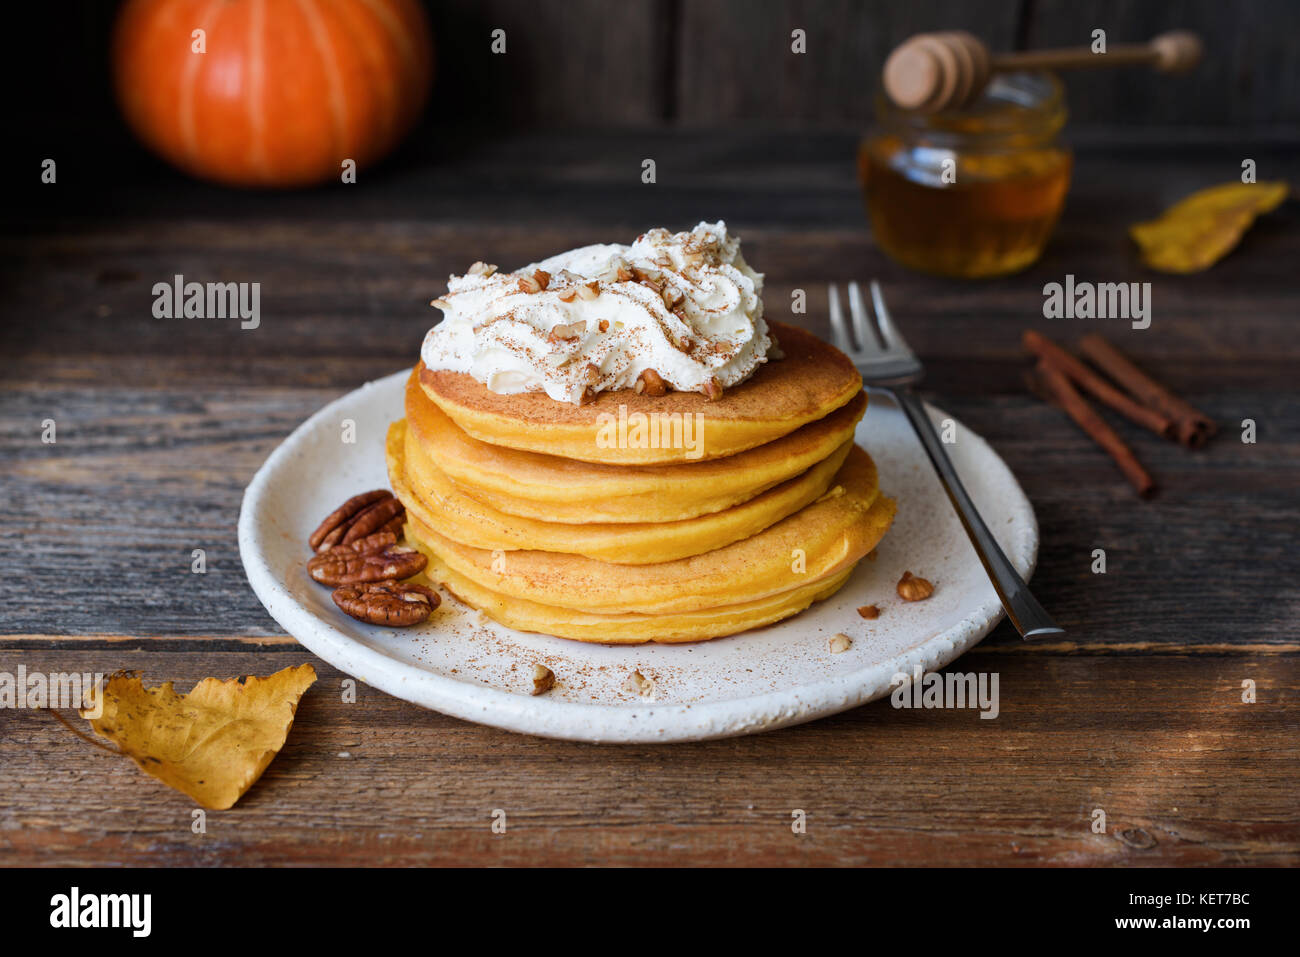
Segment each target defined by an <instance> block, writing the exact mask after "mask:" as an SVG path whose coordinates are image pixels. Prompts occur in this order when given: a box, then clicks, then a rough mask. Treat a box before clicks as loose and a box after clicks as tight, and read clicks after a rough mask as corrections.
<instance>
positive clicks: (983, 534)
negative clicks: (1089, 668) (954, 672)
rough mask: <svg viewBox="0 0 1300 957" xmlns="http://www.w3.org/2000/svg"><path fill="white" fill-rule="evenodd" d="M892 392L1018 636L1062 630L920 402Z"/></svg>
mask: <svg viewBox="0 0 1300 957" xmlns="http://www.w3.org/2000/svg"><path fill="white" fill-rule="evenodd" d="M893 395H894V398H895V399H896V400H897V401H898V404H899V406H900V407H901V408H902V410H903V412H904V413H905V414H906V415H907V419H908V421H909V422H911V423H912V429H913V430H914V431H915V432H916V436H917V438H919V439H920V440H921V445H922V446H924V448H925V453H926V455H928V456H929V457H930V462H931V464H932V465H934V470H935V472H937V473H938V475H939V481H941V482H942V483H943V487H944V490H945V491H946V492H947V493H948V499H949V501H951V502H952V507H953V510H954V511H956V513H957V517H958V518H959V519H961V524H962V527H963V528H965V529H966V535H967V536H968V537H969V538H970V543H971V544H972V545H974V546H975V553H976V554H977V555H979V557H980V562H981V563H982V564H983V565H984V570H985V571H986V572H988V576H989V579H990V580H991V581H992V582H993V589H994V591H996V592H997V593H998V598H1000V599H1001V600H1002V607H1003V608H1005V609H1006V610H1007V617H1008V618H1010V619H1011V623H1012V624H1013V625H1015V626H1016V631H1018V632H1020V636H1021V637H1022V638H1038V637H1041V636H1043V635H1051V634H1064V633H1065V629H1063V628H1059V627H1057V625H1056V623H1055V622H1054V621H1052V618H1051V616H1050V615H1048V614H1047V612H1046V611H1044V610H1043V606H1042V605H1040V604H1039V603H1038V600H1037V599H1036V598H1034V596H1033V595H1032V594H1031V593H1030V591H1029V586H1028V585H1026V584H1025V581H1024V579H1023V578H1021V577H1020V575H1018V574H1017V573H1016V570H1015V568H1014V567H1012V565H1011V562H1010V561H1009V560H1008V559H1007V556H1006V554H1005V553H1004V552H1003V551H1002V548H1001V547H1000V546H999V545H998V543H997V541H996V540H995V539H994V538H993V533H992V532H990V531H989V527H988V526H987V525H986V524H984V519H983V518H981V517H980V513H979V512H978V511H977V510H976V508H975V503H974V502H972V501H971V497H970V495H968V494H967V493H966V488H965V486H963V485H962V484H961V479H960V478H958V477H957V470H956V469H954V468H953V466H952V460H951V459H949V458H948V453H947V452H945V451H944V449H943V442H942V441H941V440H940V439H939V434H938V433H937V432H935V430H934V425H933V424H932V423H931V422H930V417H929V416H928V415H926V412H925V406H924V404H922V402H921V400H920V399H918V398H917V397H916V396H915V395H913V394H912V393H911V392H910V391H906V390H904V391H899V392H894V393H893Z"/></svg>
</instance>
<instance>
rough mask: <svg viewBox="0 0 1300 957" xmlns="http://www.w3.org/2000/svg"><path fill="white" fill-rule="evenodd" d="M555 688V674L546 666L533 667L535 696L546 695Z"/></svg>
mask: <svg viewBox="0 0 1300 957" xmlns="http://www.w3.org/2000/svg"><path fill="white" fill-rule="evenodd" d="M554 687H555V672H554V671H552V670H551V669H550V668H548V667H546V665H533V694H535V695H539V694H546V692H548V691H550V690H551V689H552V688H554Z"/></svg>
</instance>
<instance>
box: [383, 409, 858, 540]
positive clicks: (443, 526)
mask: <svg viewBox="0 0 1300 957" xmlns="http://www.w3.org/2000/svg"><path fill="white" fill-rule="evenodd" d="M412 435H413V433H412V431H411V430H410V429H409V428H407V425H406V423H405V422H404V421H398V422H394V423H393V424H392V425H391V426H390V427H389V429H388V443H387V452H388V475H389V481H390V483H391V485H392V487H393V492H394V494H395V495H396V496H397V497H398V498H399V499H401V500H402V504H404V505H405V506H406V510H407V511H408V512H409V513H411V514H413V515H415V516H416V517H418V518H419V519H420V521H421V522H422V523H424V524H425V525H427V526H428V527H430V528H434V529H437V530H438V531H439V532H440V533H441V534H443V535H445V536H446V537H448V538H450V539H452V540H453V541H456V542H460V543H461V544H463V545H474V546H477V547H479V548H486V549H489V550H495V549H502V550H507V551H510V550H518V549H531V550H538V551H547V552H565V553H571V554H576V555H585V556H586V557H588V558H594V559H597V560H599V561H605V562H613V563H615V564H620V565H645V564H651V563H655V562H668V561H673V560H674V559H678V558H686V557H688V556H690V555H698V554H700V553H701V552H707V551H712V550H713V549H715V548H721V547H723V546H724V545H730V544H731V543H732V542H735V541H739V540H740V539H742V538H749V537H750V536H751V535H756V534H758V533H759V532H761V531H762V530H763V529H765V528H767V527H768V526H769V525H772V524H773V523H775V522H779V521H780V520H781V519H783V518H785V517H786V516H788V515H791V514H793V513H794V512H797V511H798V510H799V509H801V508H803V507H804V506H805V505H808V504H810V503H811V502H813V501H814V500H816V499H817V498H819V497H820V496H821V495H822V494H823V493H824V492H825V491H826V490H827V488H829V487H830V483H831V479H832V478H833V477H834V475H835V473H836V472H837V471H839V468H840V465H842V464H843V462H844V459H845V457H846V456H847V455H848V454H849V448H850V446H851V444H852V443H850V442H845V443H844V445H843V446H841V447H840V448H838V449H836V450H835V451H834V452H832V453H831V454H830V455H829V456H828V457H827V458H825V459H823V460H822V461H821V462H818V463H817V464H816V465H814V466H813V467H812V468H811V469H809V470H808V471H807V472H805V473H804V474H803V475H799V476H796V477H795V478H792V479H790V480H789V481H787V482H783V483H782V484H781V485H778V486H776V487H775V488H772V489H770V490H768V491H766V492H764V493H763V494H762V495H759V496H758V497H756V498H752V499H750V500H749V501H748V502H745V503H744V504H743V505H737V506H736V507H735V508H729V509H726V510H725V511H721V512H713V513H711V514H709V515H704V516H700V517H697V518H688V519H683V520H682V521H679V522H642V523H635V524H619V525H615V524H593V523H588V524H578V525H573V524H570V525H566V524H561V523H558V522H542V521H538V520H537V519H532V518H519V517H517V516H512V515H506V514H504V513H502V512H499V511H497V510H496V509H494V508H492V507H491V506H488V505H484V504H483V503H482V502H478V501H476V500H475V499H474V498H472V497H471V496H469V495H466V494H465V493H463V492H461V491H460V490H459V489H458V488H457V487H456V486H455V485H454V484H453V483H452V482H451V481H450V480H449V479H448V478H447V477H446V476H445V475H443V474H442V473H441V472H440V471H439V470H438V468H437V466H435V465H434V464H433V463H432V462H431V461H430V460H429V458H428V457H427V456H426V455H425V454H424V453H423V451H422V449H421V448H420V446H419V443H418V442H412V441H411V438H412ZM873 480H874V474H873Z"/></svg>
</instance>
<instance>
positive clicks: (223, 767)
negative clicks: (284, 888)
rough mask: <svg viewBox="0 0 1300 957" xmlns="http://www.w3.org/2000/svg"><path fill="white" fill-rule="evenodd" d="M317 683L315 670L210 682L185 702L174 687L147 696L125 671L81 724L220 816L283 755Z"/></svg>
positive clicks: (97, 695) (100, 693) (86, 710)
mask: <svg viewBox="0 0 1300 957" xmlns="http://www.w3.org/2000/svg"><path fill="white" fill-rule="evenodd" d="M315 680H316V671H315V669H313V668H312V666H311V665H299V666H298V667H297V668H285V669H284V670H283V671H277V672H276V673H275V674H273V675H271V676H270V677H269V678H258V677H248V678H245V679H243V680H242V681H241V680H240V679H237V678H232V679H231V680H229V681H220V680H218V679H216V678H205V679H203V680H202V681H200V682H199V683H198V684H197V685H195V686H194V690H192V691H191V692H190V693H189V694H186V695H182V694H177V693H176V690H175V689H174V688H173V687H172V683H171V682H170V681H169V682H167V683H166V684H164V685H159V686H158V687H156V688H146V687H145V686H144V683H143V682H142V681H141V679H140V675H139V672H129V671H119V672H116V673H115V674H113V675H110V676H109V678H108V681H107V682H105V684H104V686H103V687H99V688H96V689H95V691H94V696H93V697H92V698H91V699H90V701H89V703H88V705H87V706H86V707H83V708H82V709H81V716H82V717H83V718H87V719H88V720H89V721H90V726H91V727H92V728H94V729H95V731H96V732H97V733H99V734H100V735H101V736H103V737H105V738H107V739H108V740H109V741H112V742H113V743H114V744H116V745H117V746H118V747H119V748H121V749H122V752H123V753H124V754H126V755H128V756H129V757H130V758H131V760H133V761H134V762H135V763H136V764H137V765H139V767H140V770H142V771H144V772H145V773H146V774H150V775H152V776H153V777H156V778H157V779H158V780H159V781H162V782H163V784H166V785H167V786H168V787H172V788H175V789H176V790H178V791H182V792H184V793H185V794H188V795H189V796H190V797H192V798H194V800H196V801H198V802H199V804H201V805H203V806H204V807H206V808H211V809H213V810H219V811H220V810H225V809H226V808H228V807H231V806H232V805H234V803H235V802H236V801H238V800H239V799H240V798H241V797H243V795H244V792H245V791H247V790H248V789H249V788H250V787H252V786H253V782H254V781H256V780H257V779H258V778H259V777H261V776H262V772H263V771H265V770H266V767H267V765H269V764H270V763H271V759H272V758H274V757H275V756H276V754H277V753H279V751H280V748H282V747H283V746H284V741H285V738H286V737H287V736H288V734H289V729H290V728H291V727H293V716H294V712H295V711H297V708H298V701H299V699H300V698H302V696H303V692H305V691H306V690H307V689H308V688H310V687H311V686H312V683H313V682H315ZM101 703H102V705H103V711H102V713H100V714H99V715H98V717H95V716H94V715H95V713H96V711H98V707H99V705H100V704H101Z"/></svg>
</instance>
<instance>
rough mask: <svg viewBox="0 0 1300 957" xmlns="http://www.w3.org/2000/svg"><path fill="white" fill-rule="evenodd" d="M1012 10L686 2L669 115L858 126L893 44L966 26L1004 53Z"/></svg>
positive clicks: (844, 2) (841, 2)
mask: <svg viewBox="0 0 1300 957" xmlns="http://www.w3.org/2000/svg"><path fill="white" fill-rule="evenodd" d="M1017 8H1018V5H1017V4H1015V3H987V4H980V3H965V2H961V0H939V2H930V3H891V2H888V0H869V2H865V3H863V2H855V0H829V2H819V0H794V2H784V0H704V2H690V0H686V2H684V3H683V4H682V11H681V20H682V25H681V29H680V31H679V37H680V48H679V54H678V57H677V63H676V66H677V72H676V79H677V85H676V94H675V100H676V103H677V110H676V118H677V120H678V122H679V123H681V124H683V125H685V126H688V127H689V126H702V125H709V126H719V125H722V126H726V125H732V124H734V125H743V124H746V123H751V124H752V123H755V122H759V123H764V124H772V123H781V124H785V125H789V126H793V127H817V126H823V127H824V126H833V127H841V128H843V127H846V126H848V127H853V126H858V127H860V128H865V127H866V126H867V124H869V123H870V122H871V120H872V118H873V117H874V115H875V106H874V97H875V94H876V90H877V89H878V87H879V85H880V83H879V81H880V70H881V68H882V67H883V66H884V64H885V59H886V58H887V57H888V56H889V53H890V51H891V50H892V49H893V48H894V47H895V46H896V45H897V44H899V43H901V42H902V41H903V40H905V39H907V38H908V37H909V36H911V35H912V34H914V33H922V32H927V31H932V30H970V31H972V32H974V33H977V34H979V35H980V36H981V37H983V39H984V40H985V41H986V42H987V43H989V44H991V45H992V46H993V48H994V49H1007V48H1009V47H1010V46H1011V45H1012V43H1013V40H1014V37H1015V30H1016V22H1017ZM795 29H801V30H803V31H804V32H805V35H806V39H807V52H805V53H795V52H793V51H792V47H791V44H792V40H791V31H793V30H795Z"/></svg>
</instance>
